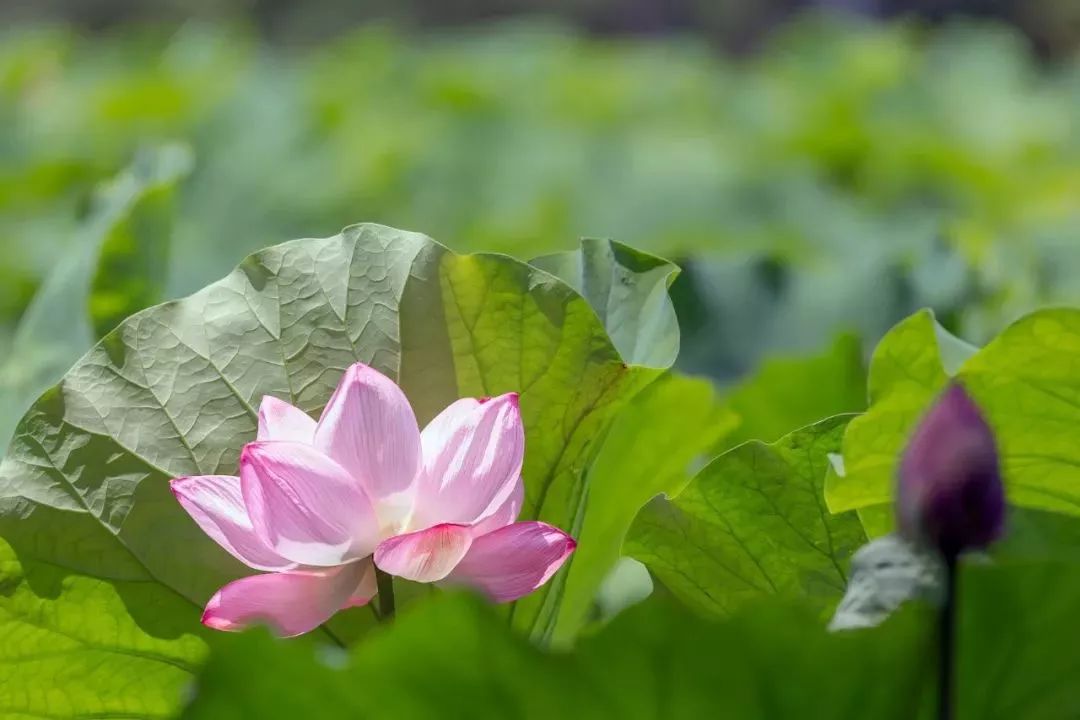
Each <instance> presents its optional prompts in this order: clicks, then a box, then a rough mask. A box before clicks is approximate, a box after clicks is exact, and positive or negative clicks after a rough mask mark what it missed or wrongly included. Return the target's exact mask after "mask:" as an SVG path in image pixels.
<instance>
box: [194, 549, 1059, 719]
mask: <svg viewBox="0 0 1080 720" xmlns="http://www.w3.org/2000/svg"><path fill="white" fill-rule="evenodd" d="M960 586H961V588H963V592H962V595H961V607H960V610H959V617H960V618H961V623H960V627H959V631H958V632H959V634H958V639H959V640H958V642H959V652H958V663H959V673H958V697H957V707H958V715H957V717H958V718H961V719H963V720H968V719H970V720H975V719H976V718H979V719H982V720H1012V719H1013V718H1018V717H1022V718H1025V720H1029V719H1030V720H1058V719H1059V718H1065V717H1074V716H1075V715H1076V713H1077V711H1078V710H1080V687H1078V686H1077V684H1076V683H1075V682H1073V681H1072V680H1073V678H1074V677H1075V673H1076V668H1077V667H1078V664H1080V648H1078V647H1077V645H1076V643H1075V638H1073V636H1072V635H1071V634H1070V633H1067V632H1062V628H1063V627H1069V626H1070V624H1071V623H1072V621H1073V615H1074V611H1075V608H1076V606H1077V605H1078V604H1080V567H1078V566H1077V565H1076V564H1075V563H1071V564H1070V563H1042V564H1039V563H1034V564H1032V563H1027V564H1012V563H1010V564H1002V565H997V566H992V565H985V564H984V565H978V564H973V565H969V566H965V567H964V569H963V575H962V577H961V580H960ZM927 610H928V609H927V608H923V607H910V608H907V609H905V610H904V611H903V612H901V613H899V614H898V615H897V616H896V617H893V618H890V619H889V620H888V621H886V622H885V623H884V624H882V625H881V626H879V627H875V628H871V629H867V630H859V631H847V632H838V633H829V632H826V631H825V630H824V628H822V627H821V625H820V623H819V622H818V616H817V613H816V612H815V611H814V609H813V608H812V607H777V606H773V605H770V604H765V605H757V606H755V607H753V608H752V609H747V610H744V611H742V612H740V613H738V614H737V615H735V616H734V617H732V618H729V619H727V620H724V621H722V622H715V621H709V620H705V619H701V618H697V617H695V616H693V615H689V614H687V613H685V612H683V611H681V610H680V609H678V608H676V607H674V606H673V605H669V604H666V603H662V602H658V601H657V600H656V599H651V600H649V601H647V602H645V603H643V604H642V605H640V606H638V607H635V608H631V609H630V610H628V611H626V612H625V613H623V614H622V615H621V616H619V617H618V618H616V619H615V620H614V621H613V622H612V623H611V624H610V625H609V626H607V627H606V628H604V629H603V630H602V631H601V632H600V633H599V634H598V635H596V636H595V637H591V638H589V639H587V640H584V641H582V642H581V643H580V644H579V647H578V648H577V649H576V650H575V651H574V652H573V653H569V654H548V653H545V652H542V651H540V650H538V649H536V648H534V647H532V646H530V645H528V644H527V643H524V642H523V641H521V640H520V639H519V638H516V637H514V636H513V635H512V634H511V633H510V632H509V631H508V630H507V629H506V627H505V625H504V624H503V623H502V622H501V621H500V619H499V618H497V617H496V616H495V615H494V614H493V613H492V612H491V611H490V610H489V609H488V608H485V607H483V606H481V605H479V604H478V603H475V602H471V601H470V600H469V599H468V598H463V597H442V598H438V599H436V601H435V602H432V603H430V604H426V605H424V606H422V607H415V608H414V609H413V612H411V613H407V614H405V615H404V616H402V617H401V618H399V621H398V623H397V624H396V625H395V626H394V627H392V628H390V629H389V630H388V631H386V632H380V633H379V634H377V635H373V636H372V637H371V638H369V640H367V641H365V642H364V643H363V644H362V645H360V646H358V647H357V648H355V649H354V650H353V652H352V654H351V657H348V656H344V655H335V656H326V655H323V656H322V657H321V658H320V659H318V660H317V659H316V658H314V657H313V656H312V655H311V653H310V651H308V650H306V649H304V648H300V647H297V646H291V647H290V646H287V645H283V644H281V643H280V642H275V641H273V640H271V639H270V638H268V637H266V636H264V635H254V634H252V635H247V636H245V637H243V638H242V641H241V642H240V643H234V644H230V645H229V646H228V647H223V648H221V649H220V652H215V653H214V656H213V658H212V659H211V662H210V664H209V665H208V666H207V668H206V670H205V671H204V673H203V674H202V676H201V677H200V679H199V681H198V684H197V686H196V692H195V698H194V701H193V703H192V704H191V705H190V707H189V708H188V710H187V713H186V714H185V718H187V719H188V720H200V719H201V718H213V719H214V720H228V719H229V718H248V717H258V718H266V719H267V720H273V719H274V718H282V719H283V720H284V719H290V718H294V717H295V716H296V715H297V714H302V715H304V716H313V717H319V718H326V719H327V720H335V719H336V718H355V717H366V716H368V715H371V716H380V717H463V718H464V717H500V718H503V717H505V718H517V717H526V718H541V717H574V718H620V719H636V718H642V719H643V720H644V719H645V718H655V717H672V718H683V717H685V718H697V717H724V718H730V719H731V720H777V719H779V718H795V717H797V718H807V719H813V718H822V719H825V718H828V720H842V719H844V718H851V720H862V719H863V718H875V720H912V719H913V718H929V717H932V706H933V677H932V672H933V665H934V663H933V659H932V658H933V655H932V652H933V650H932V648H933V642H932V637H933V629H932V628H933V613H932V612H927Z"/></svg>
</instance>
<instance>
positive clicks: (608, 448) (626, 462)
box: [552, 374, 735, 643]
mask: <svg viewBox="0 0 1080 720" xmlns="http://www.w3.org/2000/svg"><path fill="white" fill-rule="evenodd" d="M734 424H735V416H734V415H733V414H732V413H731V412H729V411H727V410H725V409H724V408H722V407H721V406H719V405H718V403H717V399H716V393H715V391H714V390H713V387H712V384H711V383H710V382H708V381H707V380H704V379H699V378H690V377H686V376H682V375H677V374H671V375H667V376H665V377H663V378H661V379H660V380H657V381H656V382H654V383H653V384H652V385H650V386H649V387H647V388H646V389H645V390H644V391H643V392H641V393H640V394H639V395H637V397H635V398H634V399H633V400H632V401H631V403H630V404H629V405H628V406H627V407H626V409H624V410H623V411H622V412H621V413H620V414H619V416H618V417H617V418H616V419H615V421H614V422H613V423H612V425H611V427H610V429H609V430H608V432H607V434H606V436H605V437H604V441H603V445H602V446H601V448H600V451H599V453H598V455H597V457H596V459H595V460H594V461H593V463H592V464H591V465H590V466H589V469H588V480H589V510H588V512H587V513H586V515H585V521H584V523H583V525H582V528H581V535H580V537H579V538H578V541H579V543H578V549H577V551H576V552H575V553H574V554H573V555H572V556H571V557H570V560H569V564H570V567H569V570H568V572H567V573H566V575H565V586H564V587H563V589H562V606H561V608H560V612H559V615H558V618H557V620H556V623H555V625H554V626H553V629H552V631H553V633H554V635H553V640H554V641H555V642H557V643H562V642H565V641H567V640H570V639H572V638H573V637H574V636H575V635H576V634H577V632H578V630H579V628H580V627H581V625H582V623H583V622H585V621H586V620H587V619H588V617H589V611H590V610H591V609H592V602H593V599H594V598H595V597H596V594H597V591H598V590H599V588H600V584H601V580H602V579H603V578H604V576H605V575H607V573H608V572H609V571H610V570H611V569H612V568H613V566H614V565H615V563H616V561H617V560H618V558H619V553H620V549H621V547H622V542H623V538H624V537H625V536H626V532H627V530H629V528H630V524H631V523H632V522H633V520H634V517H635V515H637V513H638V511H639V510H640V509H641V507H642V506H643V505H645V503H647V502H648V501H649V500H650V499H651V498H652V497H654V496H656V495H658V494H660V493H666V494H674V493H676V492H678V491H679V490H680V489H682V488H683V487H684V486H685V485H686V483H687V482H688V481H689V480H690V477H691V475H692V473H693V471H694V469H695V468H694V467H693V465H694V463H695V462H696V461H698V460H699V459H700V458H702V457H704V456H705V454H706V453H707V452H708V451H709V449H710V448H711V447H713V446H714V445H715V443H716V442H717V441H718V440H719V439H720V438H721V437H723V436H724V435H725V433H727V432H729V431H730V430H731V428H732V427H733V426H734Z"/></svg>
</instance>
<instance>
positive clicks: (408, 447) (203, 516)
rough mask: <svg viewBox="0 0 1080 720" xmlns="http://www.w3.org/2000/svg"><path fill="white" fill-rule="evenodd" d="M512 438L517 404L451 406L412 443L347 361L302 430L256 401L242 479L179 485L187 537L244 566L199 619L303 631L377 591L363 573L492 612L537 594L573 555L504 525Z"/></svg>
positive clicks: (388, 387)
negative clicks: (459, 588) (435, 586)
mask: <svg viewBox="0 0 1080 720" xmlns="http://www.w3.org/2000/svg"><path fill="white" fill-rule="evenodd" d="M524 451H525V432H524V428H523V426H522V423H521V413H520V411H519V409H518V397H517V394H516V393H509V394H507V395H500V396H499V397H496V398H491V399H487V398H485V399H481V400H474V399H471V398H465V399H462V400H458V401H456V402H454V403H452V404H451V405H450V406H449V407H447V408H446V409H445V410H443V411H442V413H440V414H439V416H438V417H436V418H435V419H434V420H432V421H431V423H430V424H428V426H427V427H425V428H424V429H423V431H421V430H420V429H419V428H418V427H417V423H416V417H415V416H414V415H413V411H412V408H411V407H410V406H409V402H408V400H406V398H405V395H404V393H402V392H401V390H400V388H398V386H397V385H395V384H394V383H393V382H392V381H391V380H390V379H388V378H386V377H385V376H383V375H382V374H380V373H379V372H378V371H376V370H374V369H372V368H370V367H368V366H366V365H363V364H360V363H357V364H356V365H353V366H352V367H351V368H349V369H348V370H347V371H346V372H345V375H344V376H343V377H342V379H341V382H340V384H339V385H338V387H337V390H336V391H335V392H334V395H333V397H331V398H330V402H329V404H328V405H327V406H326V409H325V410H324V411H323V414H322V417H321V418H320V419H319V421H318V422H317V423H316V422H315V421H314V420H313V419H311V418H310V417H309V416H308V415H306V414H305V413H304V412H302V411H301V410H299V409H297V408H295V407H293V406H292V405H289V404H288V403H286V402H283V401H281V400H278V399H276V398H273V397H270V396H267V397H264V398H263V401H262V406H261V408H260V409H259V431H258V437H257V439H256V441H255V442H253V443H249V444H248V445H247V446H245V447H244V449H243V452H242V453H241V454H240V476H239V477H235V476H230V475H202V476H196V477H183V478H177V479H175V480H173V481H172V483H171V485H172V490H173V493H174V494H175V495H176V498H177V499H178V500H179V501H180V504H181V505H183V507H184V509H185V510H187V512H188V513H189V514H190V515H191V517H192V518H194V520H195V522H196V523H198V524H199V527H200V528H202V529H203V531H204V532H206V534H207V535H209V536H210V537H212V538H213V539H214V540H215V541H217V542H218V544H220V545H221V546H222V547H223V548H225V549H226V550H227V551H229V552H230V553H232V555H234V556H235V557H236V558H238V559H239V560H240V561H241V562H243V563H245V564H247V565H248V566H250V567H252V568H254V569H256V570H264V571H267V572H265V573H264V574H260V575H252V576H250V577H245V578H242V579H240V580H237V581H235V582H231V583H229V584H228V585H226V586H225V587H223V588H221V590H219V591H218V592H217V594H215V595H214V597H213V598H211V599H210V602H209V603H208V604H207V606H206V612H205V613H204V614H203V618H202V619H203V623H204V624H205V625H207V626H209V627H212V628H215V629H218V630H239V629H241V628H243V627H246V626H247V625H250V624H251V623H253V622H256V621H261V622H266V623H268V624H269V625H271V626H272V627H273V628H274V629H275V630H276V631H277V632H278V633H279V634H281V635H284V636H292V635H299V634H301V633H305V632H308V631H309V630H312V629H314V628H315V627H317V626H318V625H320V624H321V623H323V622H325V621H326V620H328V619H329V618H330V617H331V616H332V615H333V614H334V613H336V612H337V611H338V610H341V609H344V608H347V607H353V606H356V605H364V604H365V603H367V602H368V601H369V600H371V598H372V597H374V595H375V594H376V592H377V588H376V581H375V568H376V567H377V568H379V569H380V570H382V571H383V572H385V573H387V574H389V575H396V576H397V577H401V578H405V579H407V580H412V581H415V582H425V583H429V582H438V583H442V584H461V585H468V586H472V587H474V588H477V589H479V590H481V591H482V592H484V593H486V594H487V595H488V596H489V597H491V598H492V599H493V600H495V601H497V602H507V601H510V600H516V599H517V598H519V597H522V596H523V595H527V594H528V593H530V592H532V591H533V590H535V589H537V588H538V587H540V586H541V585H543V584H544V583H545V582H547V580H548V579H549V578H550V577H551V576H552V575H553V574H554V573H555V572H556V571H557V570H558V569H559V568H560V567H561V566H562V564H563V561H564V560H565V559H566V558H567V557H568V556H569V555H570V553H571V552H573V551H574V548H575V546H576V543H575V542H574V540H573V538H571V537H570V536H569V535H567V534H566V533H564V532H563V531H562V530H559V529H558V528H555V527H552V526H551V525H548V524H546V523H542V522H516V520H517V516H518V512H519V511H520V510H521V503H522V499H523V498H524V486H523V485H522V482H521V464H522V457H523V455H524Z"/></svg>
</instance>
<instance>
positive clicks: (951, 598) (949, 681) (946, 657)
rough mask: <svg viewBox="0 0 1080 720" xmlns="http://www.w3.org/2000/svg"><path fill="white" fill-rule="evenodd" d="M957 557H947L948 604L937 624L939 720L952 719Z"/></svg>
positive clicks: (952, 555)
mask: <svg viewBox="0 0 1080 720" xmlns="http://www.w3.org/2000/svg"><path fill="white" fill-rule="evenodd" d="M956 561H957V556H956V553H946V555H945V602H944V603H942V605H941V615H940V619H939V623H938V643H939V645H938V720H952V718H953V709H954V707H953V703H954V697H953V690H954V687H953V686H954V683H955V680H954V676H955V670H956V667H955V666H956V652H955V651H956V591H957V580H958V577H957V575H958V573H957V569H956V564H957V563H956Z"/></svg>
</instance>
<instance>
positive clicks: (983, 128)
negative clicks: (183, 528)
mask: <svg viewBox="0 0 1080 720" xmlns="http://www.w3.org/2000/svg"><path fill="white" fill-rule="evenodd" d="M1077 7H1078V6H1077V5H1076V4H1074V3H1071V2H1053V1H1050V0H1040V1H1037V2H1020V1H1019V0H1017V1H1015V2H992V3H991V2H958V1H954V2H930V1H929V0H928V1H926V2H906V3H905V2H886V1H884V0H881V1H878V2H873V1H865V2H859V1H851V2H840V1H834V2H816V3H807V2H793V1H788V2H783V1H781V0H771V1H770V2H763V3H750V2H734V1H733V0H728V1H727V2H720V3H707V2H703V1H702V2H695V1H693V0H685V1H684V2H667V3H661V2H647V1H645V0H639V1H636V2H625V3H615V2H606V1H604V0H593V1H591V2H577V3H574V2H569V1H567V0H564V1H563V2H559V3H539V2H527V1H524V0H522V1H520V2H515V3H510V4H507V3H501V4H495V3H484V2H456V3H434V2H419V1H418V0H414V1H413V2H407V3H360V4H355V5H349V4H344V3H340V2H332V1H331V0H319V1H317V2H310V3H304V4H289V3H280V2H254V3H252V2H248V3H242V2H225V3H211V2H202V3H190V4H189V3H179V2H175V1H173V2H170V1H169V0H156V1H155V2H145V3H132V2H123V1H121V0H96V1H94V2H79V3H76V2H64V1H62V0H50V2H41V3H34V4H30V3H22V4H19V3H16V4H12V5H10V6H6V5H5V6H4V7H3V8H0V26H4V27H6V30H5V31H4V34H3V39H2V41H0V256H2V257H3V258H4V261H3V263H2V264H0V418H2V419H0V435H3V438H2V440H0V442H6V440H7V437H8V436H9V434H10V431H11V427H10V425H11V423H13V422H14V419H15V418H17V417H19V416H20V415H21V414H22V412H23V411H24V410H25V408H26V406H27V405H28V404H29V402H30V401H31V400H32V399H33V398H34V397H35V395H36V393H37V392H39V391H40V390H42V389H43V388H44V387H46V386H48V384H50V383H51V382H54V381H55V380H56V379H57V378H58V377H59V375H60V374H61V373H62V372H63V370H65V369H66V367H67V366H68V365H70V363H71V362H72V361H73V360H74V359H75V358H76V357H78V355H79V354H80V353H81V352H82V351H83V350H85V349H86V347H88V346H89V344H90V343H91V342H92V341H93V340H94V339H95V338H96V337H99V336H100V335H102V334H103V333H104V332H107V331H108V330H109V329H110V328H111V327H112V326H114V325H115V323H116V322H117V321H118V320H119V319H120V318H122V317H123V316H124V315H126V314H127V313H129V312H132V311H134V310H138V309H139V308H141V307H145V306H147V305H149V304H153V303H155V302H158V301H161V300H165V299H168V298H173V297H178V296H181V295H184V294H187V293H190V292H192V291H194V290H196V289H198V288H199V287H201V286H203V285H204V284H206V283H208V282H210V281H212V280H214V279H216V278H218V277H220V276H222V275H224V274H225V273H226V272H228V271H229V270H230V269H231V268H232V267H233V266H234V265H236V264H237V263H238V262H239V261H240V260H241V259H242V258H243V257H244V256H245V255H246V254H247V253H249V252H251V251H253V250H255V249H257V248H260V247H263V246H267V245H271V244H274V243H278V242H281V241H284V240H288V239H291V238H294V237H310V236H326V235H331V234H333V233H335V232H337V231H338V230H339V229H340V228H341V227H342V226H344V225H347V224H350V223H353V222H358V221H374V222H380V223H385V224H388V225H393V226H396V227H403V228H408V229H413V230H419V231H422V232H425V233H427V234H429V235H431V236H433V237H435V238H436V239H438V240H440V241H442V242H443V243H445V244H448V245H449V246H451V247H452V248H453V249H455V250H457V251H474V250H475V251H481V250H483V251H504V252H508V253H512V254H514V255H516V256H519V257H522V258H528V257H532V256H535V255H538V254H541V253H544V252H548V251H551V250H555V249H564V248H571V247H574V246H576V244H577V240H578V238H579V237H582V236H603V237H612V238H615V239H618V240H620V241H623V242H626V243H629V244H632V245H635V246H638V247H642V248H644V249H647V250H650V251H652V252H655V253H659V254H662V255H665V256H667V257H669V258H671V259H673V260H675V261H677V262H678V263H679V264H680V265H682V266H683V268H684V273H683V275H682V276H681V278H680V279H679V280H678V282H677V284H676V287H675V290H674V292H675V295H676V300H677V304H678V310H679V315H680V321H681V324H682V326H683V333H684V339H683V352H682V356H681V360H680V363H681V365H682V367H683V368H684V369H686V370H690V371H693V372H700V373H705V374H708V375H710V376H711V377H713V378H715V379H716V380H717V381H719V382H721V383H727V382H730V381H732V380H734V379H735V378H738V377H740V376H742V375H744V374H745V373H747V372H749V371H751V370H753V369H754V368H755V367H757V366H758V365H759V363H760V362H761V360H762V358H764V357H766V356H767V355H770V354H776V353H779V354H790V353H810V352H815V351H819V350H821V349H823V348H825V347H828V346H830V344H831V343H832V342H833V339H834V338H835V337H836V336H837V334H838V333H842V332H854V333H856V334H857V335H858V336H859V337H861V338H862V340H863V342H864V343H865V344H866V345H867V346H870V345H872V343H873V342H875V341H876V340H877V338H878V337H880V335H881V333H882V332H884V330H885V329H887V328H888V327H889V326H890V325H891V324H892V323H894V322H896V321H897V320H899V319H900V318H902V317H904V316H905V315H907V314H908V313H910V312H911V311H913V310H914V309H916V308H919V307H923V306H931V307H933V308H934V309H935V310H936V311H937V313H938V316H939V318H941V319H942V320H943V322H944V324H945V325H946V326H947V327H948V328H949V329H950V330H953V331H954V332H956V333H958V334H960V335H961V336H963V337H965V338H968V339H970V340H972V341H974V342H982V341H985V340H986V339H987V338H989V337H991V336H992V335H993V334H994V333H996V332H997V331H998V330H1000V328H1001V327H1002V326H1003V325H1004V324H1005V323H1006V322H1008V321H1009V320H1011V319H1013V318H1015V317H1016V316H1018V315H1019V314H1021V313H1023V312H1026V311H1028V310H1030V309H1032V308H1034V307H1037V306H1040V305H1044V304H1053V303H1067V302H1077V301H1078V300H1080V229H1078V228H1080V225H1078V223H1077V219H1078V218H1077V215H1078V214H1080V205H1078V204H1077V202H1076V198H1077V197H1080V163H1078V159H1080V133H1078V132H1077V128H1080V64H1078V63H1077V62H1076V60H1075V55H1074V52H1073V51H1074V48H1075V47H1076V45H1077V42H1078V39H1080V10H1078V9H1077Z"/></svg>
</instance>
